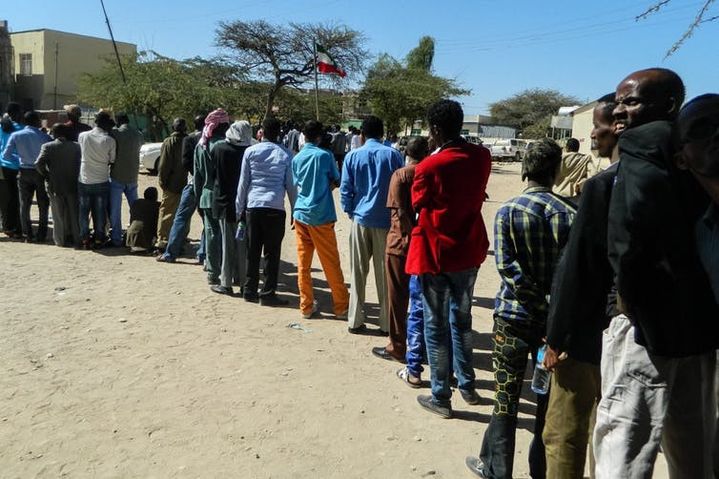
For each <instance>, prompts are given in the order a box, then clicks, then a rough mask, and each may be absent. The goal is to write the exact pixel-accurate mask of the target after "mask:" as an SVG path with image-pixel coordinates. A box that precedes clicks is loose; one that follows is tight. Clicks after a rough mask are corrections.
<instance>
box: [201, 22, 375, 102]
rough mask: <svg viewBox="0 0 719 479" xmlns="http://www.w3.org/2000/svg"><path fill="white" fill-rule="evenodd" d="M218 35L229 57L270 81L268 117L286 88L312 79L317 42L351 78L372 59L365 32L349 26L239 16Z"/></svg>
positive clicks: (246, 70)
mask: <svg viewBox="0 0 719 479" xmlns="http://www.w3.org/2000/svg"><path fill="white" fill-rule="evenodd" d="M215 34H216V37H215V43H216V45H217V46H218V47H220V48H221V49H223V52H222V53H223V55H222V59H223V60H224V61H226V62H228V63H229V64H231V65H233V66H234V67H235V68H236V69H237V71H239V72H242V73H243V74H245V75H247V77H248V78H249V79H251V80H253V81H256V82H259V83H264V84H267V85H269V87H268V90H267V98H266V100H267V101H266V107H265V115H269V114H270V113H271V112H272V106H273V105H274V103H275V99H276V98H277V94H278V92H279V91H280V90H281V89H282V88H284V87H286V86H288V87H295V88H300V87H302V86H304V85H305V84H306V83H307V82H309V81H310V80H312V78H313V71H314V61H315V60H314V53H313V49H314V45H313V42H317V43H319V44H320V45H322V46H323V47H324V48H325V49H326V50H327V51H328V52H329V54H330V55H331V56H332V57H333V58H334V59H335V61H336V62H337V63H338V64H339V65H340V66H341V67H342V69H344V70H345V71H346V72H347V74H348V75H349V76H350V77H352V76H355V75H357V74H358V73H360V72H361V71H362V70H363V68H364V64H365V60H366V58H367V51H366V50H365V49H364V48H363V44H364V41H365V37H364V35H363V34H362V33H360V32H357V31H355V30H352V29H350V28H348V27H347V26H344V25H334V24H322V23H317V24H307V23H302V24H300V23H290V24H288V25H273V24H271V23H268V22H266V21H264V20H255V21H249V22H244V21H241V20H236V21H233V22H220V24H219V26H218V28H217V30H216V32H215ZM333 81H337V79H335V78H334V77H333Z"/></svg>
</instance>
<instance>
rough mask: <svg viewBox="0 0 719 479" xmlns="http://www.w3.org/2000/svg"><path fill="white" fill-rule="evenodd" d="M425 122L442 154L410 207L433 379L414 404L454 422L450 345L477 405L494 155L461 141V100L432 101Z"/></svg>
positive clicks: (420, 180)
mask: <svg viewBox="0 0 719 479" xmlns="http://www.w3.org/2000/svg"><path fill="white" fill-rule="evenodd" d="M427 120H428V123H429V128H430V136H431V138H432V140H434V143H435V144H436V145H439V151H438V152H437V153H435V154H434V155H432V156H429V157H428V158H426V159H425V160H424V161H423V162H422V163H420V164H419V165H418V166H417V169H416V171H415V177H414V184H413V185H412V205H413V206H414V208H415V211H417V212H419V221H418V224H417V226H416V227H415V228H414V230H413V231H412V241H411V242H410V247H409V253H408V256H407V273H409V274H416V275H421V282H422V291H423V293H424V310H425V325H424V331H425V339H426V342H427V354H428V356H429V366H430V370H431V382H432V395H431V396H418V397H417V401H418V402H419V404H420V405H421V406H422V407H423V408H425V409H427V410H429V411H430V412H433V413H435V414H438V415H440V416H442V417H445V418H450V417H452V404H451V402H450V397H451V396H452V391H451V390H450V388H449V380H450V377H449V376H450V370H451V369H450V364H449V361H450V360H449V358H450V351H449V348H450V347H451V348H452V351H451V353H452V354H451V356H453V357H454V365H455V369H454V371H455V374H456V375H457V380H458V383H459V391H460V393H461V394H462V398H463V399H464V400H465V402H467V403H468V404H478V403H479V395H478V394H477V392H476V391H475V389H474V368H473V367H472V335H471V333H472V315H471V308H472V292H473V290H474V282H475V280H476V279H477V270H478V269H479V265H481V264H482V262H483V261H484V259H485V257H486V256H487V248H488V247H489V241H488V240H487V231H486V229H485V227H484V221H483V220H482V204H483V203H484V199H485V190H486V187H487V180H488V179H489V172H490V169H491V158H490V154H489V151H488V150H487V149H486V148H484V147H481V146H478V145H473V144H471V143H467V142H466V141H465V140H464V139H462V137H461V136H460V131H461V130H462V122H463V120H464V112H463V111H462V107H461V106H460V105H459V103H457V102H455V101H452V100H442V101H439V102H437V103H435V104H434V105H432V106H431V107H430V108H429V110H428V112H427Z"/></svg>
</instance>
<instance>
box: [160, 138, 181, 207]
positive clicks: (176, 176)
mask: <svg viewBox="0 0 719 479" xmlns="http://www.w3.org/2000/svg"><path fill="white" fill-rule="evenodd" d="M186 136H187V135H186V134H185V133H179V132H176V131H175V132H173V133H172V135H170V136H169V137H167V138H165V141H163V142H162V149H160V161H159V163H158V165H157V176H158V178H159V183H160V188H162V189H163V190H167V191H171V192H172V193H177V194H180V193H182V189H183V188H184V187H185V185H186V184H187V170H185V168H184V167H183V166H182V140H184V138H185V137H186Z"/></svg>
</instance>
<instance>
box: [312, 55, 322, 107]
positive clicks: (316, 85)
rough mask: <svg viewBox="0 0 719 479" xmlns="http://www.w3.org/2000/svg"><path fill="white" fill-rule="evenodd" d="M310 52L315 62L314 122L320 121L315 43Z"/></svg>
mask: <svg viewBox="0 0 719 479" xmlns="http://www.w3.org/2000/svg"><path fill="white" fill-rule="evenodd" d="M312 51H313V54H314V62H315V116H316V120H317V121H320V87H319V80H318V78H317V42H316V41H314V42H313V43H312Z"/></svg>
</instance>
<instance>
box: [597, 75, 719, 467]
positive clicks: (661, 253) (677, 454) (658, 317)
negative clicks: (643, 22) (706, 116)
mask: <svg viewBox="0 0 719 479" xmlns="http://www.w3.org/2000/svg"><path fill="white" fill-rule="evenodd" d="M615 99H616V102H617V107H616V108H615V110H614V117H615V120H616V122H617V131H618V132H621V133H620V137H619V156H620V164H619V170H618V172H617V180H616V183H615V185H614V191H613V192H612V197H611V201H610V206H609V224H608V234H607V239H608V253H609V260H610V263H611V265H612V269H613V270H614V274H615V285H616V288H617V294H618V298H617V306H618V309H619V311H620V313H621V314H619V315H617V316H615V317H614V318H613V319H612V321H611V323H610V325H609V328H608V329H607V330H606V332H605V334H604V338H603V345H602V346H603V348H602V355H603V356H602V360H601V372H602V398H601V401H600V403H599V406H598V408H597V423H596V427H595V429H594V451H595V456H596V460H597V465H596V477H597V478H598V479H602V478H617V477H633V478H635V477H636V478H644V477H646V478H649V477H651V476H652V472H653V468H654V461H655V459H656V456H657V453H658V451H659V446H660V444H661V445H662V448H663V451H664V453H665V456H666V458H667V464H668V467H669V476H670V477H673V478H675V477H676V478H678V477H686V478H710V477H713V472H712V466H711V463H712V455H711V446H712V442H713V438H712V437H711V436H712V435H713V430H714V421H713V419H714V414H715V413H714V397H713V390H711V391H710V388H708V387H707V383H709V384H712V383H713V375H714V369H715V367H716V356H715V354H716V353H715V350H716V348H717V345H718V344H719V341H718V337H719V335H718V334H717V329H718V327H719V320H718V318H719V308H718V307H717V304H716V301H715V300H714V297H713V294H712V291H711V287H710V286H709V279H708V277H707V275H706V272H705V271H704V269H703V268H702V265H701V263H700V261H699V253H698V250H697V247H696V243H695V240H694V236H695V231H694V228H695V224H696V221H697V220H698V219H699V217H700V216H701V215H702V214H703V212H704V211H706V208H707V201H706V197H704V198H703V199H702V198H701V195H700V193H701V192H700V189H699V187H698V185H697V183H696V181H694V179H693V178H692V177H691V175H690V174H688V173H687V172H685V171H681V170H679V169H678V168H676V166H675V165H674V161H673V159H674V151H675V146H674V142H673V135H672V127H673V122H674V121H675V120H676V119H677V116H678V113H679V107H680V105H681V104H682V102H683V101H684V85H683V83H682V80H681V79H680V78H679V76H678V75H677V74H676V73H674V72H672V71H671V70H666V69H661V68H652V69H648V70H642V71H638V72H635V73H632V74H631V75H629V76H628V77H627V78H625V79H624V80H623V81H622V82H621V83H620V84H619V86H618V87H617V90H616V97H615ZM710 415H711V417H712V421H708V419H709V416H710Z"/></svg>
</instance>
